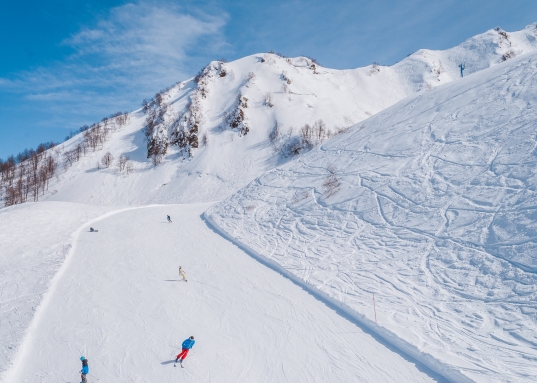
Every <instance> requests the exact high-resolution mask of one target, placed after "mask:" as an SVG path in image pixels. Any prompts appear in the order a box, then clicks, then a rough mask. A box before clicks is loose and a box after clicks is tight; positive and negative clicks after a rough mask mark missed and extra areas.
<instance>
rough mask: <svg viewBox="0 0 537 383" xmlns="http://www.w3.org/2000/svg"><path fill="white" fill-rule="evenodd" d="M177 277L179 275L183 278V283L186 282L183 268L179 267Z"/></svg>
mask: <svg viewBox="0 0 537 383" xmlns="http://www.w3.org/2000/svg"><path fill="white" fill-rule="evenodd" d="M179 275H180V276H181V277H183V281H185V282H188V281H187V280H186V274H185V272H184V271H183V268H182V267H181V266H179Z"/></svg>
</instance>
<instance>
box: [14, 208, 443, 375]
mask: <svg viewBox="0 0 537 383" xmlns="http://www.w3.org/2000/svg"><path fill="white" fill-rule="evenodd" d="M207 207H208V205H207V204H204V205H174V206H166V207H151V208H141V209H133V210H128V211H123V212H119V213H116V214H114V215H112V216H109V217H107V218H104V219H103V220H101V221H99V222H97V223H95V225H96V226H98V229H99V232H98V233H89V232H87V231H85V230H80V231H79V234H78V238H77V240H76V243H75V247H74V249H73V252H72V253H71V254H70V255H69V257H70V258H69V259H68V262H66V264H65V265H64V268H63V269H62V270H61V271H60V273H59V274H58V276H59V277H58V278H57V279H56V280H55V282H54V286H53V288H52V289H51V294H50V296H49V297H48V299H47V300H46V302H45V303H44V305H43V307H40V308H39V310H40V312H39V315H38V317H37V319H36V321H35V323H33V324H32V328H31V330H30V333H29V335H28V337H27V339H26V340H25V343H24V345H23V347H22V348H21V350H20V351H19V355H18V357H17V359H16V363H15V366H14V368H12V369H11V370H10V371H9V372H8V375H7V376H6V377H5V379H4V382H6V383H7V382H54V383H57V382H77V381H78V380H77V379H78V378H79V375H78V373H77V372H78V371H79V370H80V361H79V360H78V358H79V356H80V355H82V354H83V355H85V356H86V357H87V358H88V360H89V365H90V374H91V375H89V376H88V378H89V379H88V380H89V381H90V382H94V381H95V379H96V378H99V379H100V381H104V382H127V381H128V382H174V381H181V382H212V381H214V382H228V381H229V382H275V381H283V382H320V381H326V382H328V381H330V382H351V381H352V382H372V381H375V382H394V383H395V382H432V381H443V380H437V379H438V377H437V378H435V377H434V375H432V373H431V372H430V371H428V370H427V369H426V368H424V367H423V366H421V365H420V364H416V363H415V362H413V361H412V360H410V359H408V358H406V359H405V357H402V356H401V355H399V354H398V353H397V352H394V351H393V350H392V349H390V348H388V347H386V346H385V345H383V344H382V343H379V342H378V340H377V339H376V338H375V337H373V336H371V335H370V334H368V333H366V332H364V331H363V330H362V329H361V328H360V327H358V326H356V325H355V324H353V323H352V322H351V321H348V320H346V319H345V318H343V317H342V316H340V315H338V314H337V313H336V312H334V310H333V309H331V308H330V307H328V306H326V305H324V304H323V303H322V302H320V301H318V300H317V299H315V298H314V297H313V296H311V295H309V294H308V293H307V292H306V291H304V290H303V289H301V288H300V287H299V286H297V285H295V284H293V283H292V282H291V281H289V280H288V279H286V278H284V277H283V276H282V275H280V274H278V273H275V272H274V271H273V270H270V269H269V268H266V267H265V266H263V265H262V264H260V263H258V262H257V261H255V260H254V259H252V258H251V257H250V256H248V255H247V254H245V253H244V252H243V251H242V250H240V249H239V248H237V247H236V246H235V245H233V244H232V243H230V242H228V241H227V240H225V239H224V238H222V237H220V236H219V235H217V234H216V233H215V232H214V231H212V230H211V229H210V228H209V227H208V226H207V225H206V224H205V223H204V221H203V220H201V219H200V214H201V213H202V212H203V211H204V209H206V208H207ZM166 214H170V215H171V216H172V219H173V223H172V224H168V223H166V219H165V218H166ZM179 265H181V266H183V268H184V269H185V271H186V273H187V276H188V282H186V283H185V282H181V281H180V280H179V279H180V278H179V275H178V270H177V269H178V266H179ZM190 335H194V336H195V338H196V345H195V346H194V348H193V349H192V350H191V352H190V354H189V355H188V357H187V359H186V360H185V362H184V366H185V368H184V369H181V368H179V366H178V367H177V368H174V367H173V362H172V360H173V359H174V358H175V355H176V354H177V353H178V349H177V348H176V346H177V345H180V344H181V342H182V341H183V340H184V339H185V338H187V337H188V336H190ZM170 345H172V346H175V347H170ZM178 375H179V376H178Z"/></svg>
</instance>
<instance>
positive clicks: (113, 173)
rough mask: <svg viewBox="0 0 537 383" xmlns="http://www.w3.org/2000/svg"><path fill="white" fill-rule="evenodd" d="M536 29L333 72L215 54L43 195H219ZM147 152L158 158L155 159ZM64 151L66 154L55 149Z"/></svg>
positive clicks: (301, 61)
mask: <svg viewBox="0 0 537 383" xmlns="http://www.w3.org/2000/svg"><path fill="white" fill-rule="evenodd" d="M536 31H537V29H536V24H532V25H530V26H528V27H527V28H525V29H524V30H522V31H518V32H513V33H511V32H510V33H506V32H504V31H502V30H490V31H488V32H486V33H484V34H481V35H478V36H475V37H473V38H471V39H469V40H467V41H465V42H464V43H462V44H461V45H459V46H457V47H455V48H452V49H448V50H446V51H430V50H420V51H418V52H416V53H414V54H412V55H410V56H409V57H407V58H405V59H404V60H402V61H400V62H399V63H397V64H395V65H393V66H391V67H385V66H378V65H373V66H368V67H365V68H358V69H353V70H333V69H329V68H324V67H321V66H320V65H318V64H316V63H315V62H314V61H312V60H311V59H308V58H304V57H299V58H284V57H280V56H278V55H275V54H258V55H252V56H249V57H245V58H243V59H240V60H237V61H234V62H230V63H223V62H219V61H215V62H212V63H211V64H209V65H208V66H207V67H206V68H204V70H202V71H201V72H200V74H199V75H198V76H197V77H196V78H194V79H190V80H188V81H184V82H181V83H178V84H176V85H175V86H173V87H171V88H170V89H168V90H164V91H162V92H159V93H158V94H157V96H156V97H155V98H154V99H152V100H149V101H148V102H147V104H146V106H145V107H144V108H143V109H144V110H145V111H144V110H140V111H137V112H134V113H131V115H130V120H129V123H128V124H127V125H126V126H125V127H123V128H121V129H117V130H115V131H114V133H112V134H110V135H109V136H110V139H109V140H108V142H106V143H105V144H104V145H103V147H102V149H101V150H100V151H97V152H95V153H94V152H91V151H90V152H89V153H86V155H85V156H84V157H83V158H82V160H81V161H80V162H78V163H77V164H75V165H76V166H75V165H73V166H72V167H69V168H68V169H67V172H66V174H65V176H62V177H61V182H58V183H55V184H54V185H53V187H51V190H54V194H52V195H51V194H48V196H47V197H45V198H46V199H50V200H60V201H73V202H82V203H92V204H104V205H138V204H145V203H150V202H151V203H171V202H196V201H215V200H221V199H222V198H224V197H226V196H228V195H230V194H232V193H233V192H235V191H236V190H238V189H239V188H240V187H243V186H244V185H246V184H247V183H248V182H249V181H251V180H252V179H253V178H255V177H257V176H259V175H260V174H262V173H263V172H265V171H267V170H269V169H272V168H273V167H274V166H275V165H277V164H278V163H281V162H282V161H285V160H287V159H288V158H289V157H290V156H292V154H293V153H299V152H304V151H307V150H308V149H309V148H310V147H311V146H312V145H316V144H318V143H319V142H323V141H324V140H326V139H327V138H328V137H329V136H330V135H332V134H336V133H337V132H340V131H342V130H343V129H345V128H346V127H348V126H350V125H352V124H354V123H357V122H359V121H362V120H364V119H366V118H368V117H369V116H371V115H374V114H376V113H378V112H380V111H381V110H384V109H385V108H387V107H389V106H391V105H393V104H395V103H396V102H398V101H400V100H402V99H403V98H405V97H407V96H408V95H411V94H414V93H416V92H418V91H420V90H427V89H432V88H434V87H436V86H438V85H442V84H445V83H448V82H450V81H452V80H454V79H457V78H459V77H460V74H459V70H460V69H459V67H458V65H459V64H461V63H464V64H465V65H466V70H465V73H466V74H467V75H468V74H471V73H475V72H478V71H480V70H482V69H485V68H488V67H490V66H493V65H497V64H501V63H502V61H503V60H504V59H508V60H509V59H510V58H512V57H514V56H516V55H519V54H522V53H527V52H533V51H535V49H536V47H537V43H536V37H535V34H536ZM320 120H322V122H323V124H319V121H320ZM316 123H317V125H315V124H316ZM305 124H309V126H311V127H312V131H310V137H309V138H308V142H304V140H303V139H302V138H301V135H302V131H301V129H302V128H303V127H304V125H305ZM276 126H277V127H278V129H276ZM144 127H146V128H145V129H144ZM147 127H149V128H147ZM319 127H321V128H319ZM317 133H318V134H317ZM269 137H272V139H270V138H269ZM82 139H83V137H82V135H80V136H78V137H75V138H74V139H72V140H70V141H69V142H67V143H66V144H64V147H63V150H64V151H66V150H69V148H71V149H72V148H73V147H75V146H76V145H77V144H78V143H81V142H82V141H81V140H82ZM106 151H110V152H111V153H112V155H113V156H114V157H115V158H116V159H117V158H119V156H120V155H121V154H127V155H128V156H129V157H130V158H131V160H132V163H133V166H134V170H133V172H132V173H131V174H130V175H129V176H128V177H127V176H125V175H124V174H118V172H117V170H115V169H112V168H111V169H98V165H97V163H98V162H99V161H100V160H101V157H102V156H103V154H104V153H105V152H106ZM148 153H149V154H150V157H152V158H153V159H154V160H156V161H157V162H158V161H162V163H161V164H160V165H159V166H156V167H155V166H153V165H152V164H151V163H150V161H149V159H148V158H147V156H148ZM59 160H60V162H62V161H63V162H65V160H64V159H63V157H62V154H60V157H59ZM114 168H115V167H114Z"/></svg>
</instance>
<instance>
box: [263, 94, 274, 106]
mask: <svg viewBox="0 0 537 383" xmlns="http://www.w3.org/2000/svg"><path fill="white" fill-rule="evenodd" d="M263 105H266V106H268V107H269V108H272V107H273V106H274V102H273V101H272V93H270V92H266V93H265V99H264V101H263Z"/></svg>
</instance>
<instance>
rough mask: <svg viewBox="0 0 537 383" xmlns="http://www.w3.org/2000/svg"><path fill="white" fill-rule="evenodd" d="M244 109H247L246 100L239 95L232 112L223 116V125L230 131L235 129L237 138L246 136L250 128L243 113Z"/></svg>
mask: <svg viewBox="0 0 537 383" xmlns="http://www.w3.org/2000/svg"><path fill="white" fill-rule="evenodd" d="M246 108H248V98H246V97H244V96H242V95H239V97H238V99H237V103H236V106H235V108H234V109H233V111H232V112H231V113H226V114H225V115H224V122H225V124H226V125H228V126H229V127H230V128H231V129H237V130H238V132H239V136H246V135H247V134H248V132H249V131H250V126H249V124H248V121H247V118H246V113H245V111H244V109H246Z"/></svg>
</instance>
